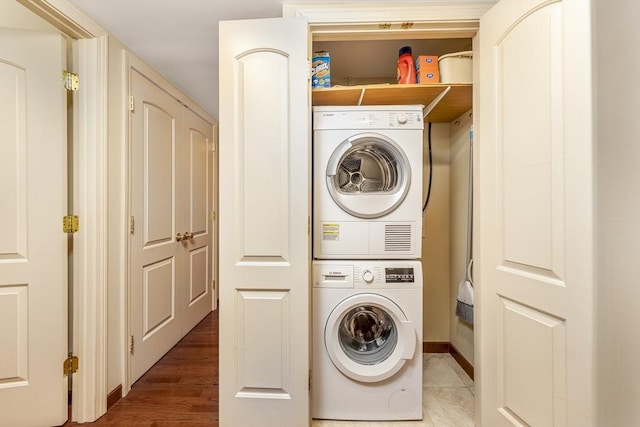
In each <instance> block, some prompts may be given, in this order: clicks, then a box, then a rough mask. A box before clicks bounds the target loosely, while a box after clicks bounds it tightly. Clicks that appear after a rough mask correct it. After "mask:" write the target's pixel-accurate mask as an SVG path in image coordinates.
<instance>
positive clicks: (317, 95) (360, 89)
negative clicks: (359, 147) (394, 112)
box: [312, 83, 473, 122]
mask: <svg viewBox="0 0 640 427" xmlns="http://www.w3.org/2000/svg"><path fill="white" fill-rule="evenodd" d="M449 87H450V88H451V89H449V90H448V92H447V93H446V94H445V95H444V97H443V98H442V99H441V100H440V102H438V104H437V105H436V106H435V107H434V108H433V109H432V110H431V111H430V112H429V113H428V115H427V117H426V118H425V121H430V122H451V121H453V120H455V119H456V118H458V117H460V116H461V115H462V114H463V113H465V112H467V111H469V110H470V109H471V107H472V103H473V85H471V84H446V83H440V84H432V85H421V84H415V85H414V84H412V85H393V84H384V85H361V86H334V87H331V88H326V89H313V91H312V96H313V101H312V102H313V105H314V106H315V105H410V104H422V105H424V106H425V107H426V106H428V105H429V104H431V102H432V101H433V100H434V99H436V98H437V97H438V96H439V95H440V94H441V93H443V92H444V91H446V90H447V88H449Z"/></svg>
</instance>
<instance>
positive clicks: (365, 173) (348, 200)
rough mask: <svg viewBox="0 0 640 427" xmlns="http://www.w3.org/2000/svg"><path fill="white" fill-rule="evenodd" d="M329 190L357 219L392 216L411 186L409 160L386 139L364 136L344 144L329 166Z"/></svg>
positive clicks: (392, 142) (339, 203)
mask: <svg viewBox="0 0 640 427" xmlns="http://www.w3.org/2000/svg"><path fill="white" fill-rule="evenodd" d="M326 177H327V188H328V190H329V194H331V197H332V198H333V201H334V202H335V203H336V204H337V205H338V206H339V207H340V208H341V209H342V210H344V211H345V212H347V213H349V214H350V215H353V216H355V217H358V218H365V219H370V218H378V217H381V216H384V215H386V214H388V213H390V212H393V211H394V210H395V209H396V208H397V207H398V206H399V205H400V204H401V203H402V201H403V200H404V198H405V196H406V195H407V192H408V191H409V186H410V184H411V168H410V166H409V160H408V159H407V156H406V155H405V153H404V151H403V150H402V149H401V148H400V146H399V145H398V144H397V143H396V142H394V141H392V140H391V139H389V138H387V137H386V136H384V135H380V134H375V133H362V134H358V135H354V136H352V137H351V138H348V139H346V140H345V141H343V142H342V143H341V144H340V145H339V146H338V147H337V148H336V150H335V151H334V152H333V154H332V155H331V158H330V159H329V162H328V163H327V175H326Z"/></svg>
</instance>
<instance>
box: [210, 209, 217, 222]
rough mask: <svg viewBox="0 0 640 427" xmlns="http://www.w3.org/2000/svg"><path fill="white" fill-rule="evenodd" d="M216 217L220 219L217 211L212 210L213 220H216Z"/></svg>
mask: <svg viewBox="0 0 640 427" xmlns="http://www.w3.org/2000/svg"><path fill="white" fill-rule="evenodd" d="M216 219H218V215H217V214H216V211H211V221H215V220H216Z"/></svg>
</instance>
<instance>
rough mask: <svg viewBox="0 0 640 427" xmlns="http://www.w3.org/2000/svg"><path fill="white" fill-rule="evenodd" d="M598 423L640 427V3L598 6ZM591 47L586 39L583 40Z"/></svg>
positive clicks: (595, 7) (595, 17) (595, 26)
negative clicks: (639, 123)
mask: <svg viewBox="0 0 640 427" xmlns="http://www.w3.org/2000/svg"><path fill="white" fill-rule="evenodd" d="M592 10H593V30H594V31H593V35H594V43H593V48H594V64H593V71H594V79H595V81H594V86H595V92H594V93H595V102H594V103H593V105H594V108H595V115H594V117H595V125H596V129H595V144H596V147H595V171H596V206H595V211H596V212H595V213H596V227H597V228H596V239H597V240H596V260H597V266H596V271H597V286H598V290H597V295H596V304H597V318H596V322H597V323H596V330H597V348H596V351H597V359H596V360H597V382H598V408H597V414H598V421H597V422H596V424H597V425H602V426H605V425H606V426H621V427H626V426H638V425H640V410H638V402H640V387H639V384H640V368H639V361H640V339H638V329H639V327H640V279H639V278H640V262H639V258H640V168H639V167H638V166H639V165H640V137H639V135H640V131H639V129H640V127H639V126H638V118H639V117H640V83H639V81H638V79H639V77H640V56H639V55H638V46H640V24H639V22H638V19H639V18H640V2H637V1H619V0H615V1H607V2H604V1H599V2H593V9H592ZM585 42H586V41H585Z"/></svg>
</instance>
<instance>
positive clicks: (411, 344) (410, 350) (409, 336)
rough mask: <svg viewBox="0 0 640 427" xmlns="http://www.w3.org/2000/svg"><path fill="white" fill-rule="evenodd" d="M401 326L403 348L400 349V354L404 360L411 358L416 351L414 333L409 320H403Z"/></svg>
mask: <svg viewBox="0 0 640 427" xmlns="http://www.w3.org/2000/svg"><path fill="white" fill-rule="evenodd" d="M402 327H403V328H404V334H403V335H404V339H403V340H402V341H403V342H404V348H403V349H402V350H403V351H402V355H401V356H400V357H401V358H402V359H404V360H409V359H412V358H413V355H414V353H415V351H416V333H415V328H414V327H413V322H412V321H411V320H403V321H402Z"/></svg>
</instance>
